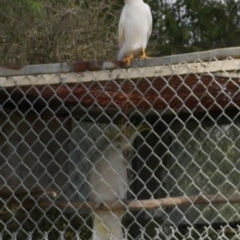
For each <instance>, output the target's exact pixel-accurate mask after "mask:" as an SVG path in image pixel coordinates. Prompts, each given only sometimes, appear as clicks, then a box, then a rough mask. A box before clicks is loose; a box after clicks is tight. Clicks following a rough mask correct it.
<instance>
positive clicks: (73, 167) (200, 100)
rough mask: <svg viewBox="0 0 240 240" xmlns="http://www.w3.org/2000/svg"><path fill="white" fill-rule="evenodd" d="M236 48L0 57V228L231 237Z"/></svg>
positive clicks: (9, 235)
mask: <svg viewBox="0 0 240 240" xmlns="http://www.w3.org/2000/svg"><path fill="white" fill-rule="evenodd" d="M238 56H240V48H231V49H222V50H216V51H209V52H202V53H195V54H186V55H177V56H170V57H162V58H155V59H148V60H146V61H135V62H134V63H133V65H132V66H131V67H126V66H121V64H119V63H117V62H85V63H74V64H65V63H64V64H47V65H35V66H34V65H32V66H27V67H24V68H21V69H6V68H0V85H1V89H0V103H1V111H0V116H1V117H0V127H1V132H0V173H1V175H0V176H1V177H0V219H1V221H0V239H4V240H5V239H82V240H85V239H100V240H103V239H104V240H105V239H116V240H120V239H128V240H131V239H239V238H240V208H239V207H240V206H239V203H240V194H239V187H240V185H239V182H240V138H239V136H240V121H239V104H240V90H239V85H240V80H239V74H238V72H239V70H240V59H239V58H238Z"/></svg>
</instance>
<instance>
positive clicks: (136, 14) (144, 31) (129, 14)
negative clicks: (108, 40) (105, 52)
mask: <svg viewBox="0 0 240 240" xmlns="http://www.w3.org/2000/svg"><path fill="white" fill-rule="evenodd" d="M151 33H152V14H151V10H150V7H149V6H148V4H146V3H144V2H143V0H125V6H124V7H123V10H122V14H121V17H120V21H119V26H118V35H119V48H120V50H119V53H118V61H122V60H123V61H124V62H126V63H127V64H128V65H129V64H130V62H131V61H132V59H133V58H134V56H136V55H137V54H139V53H140V52H141V51H142V55H141V56H140V58H141V59H145V58H147V56H146V53H145V49H146V47H147V43H148V40H149V37H150V35H151Z"/></svg>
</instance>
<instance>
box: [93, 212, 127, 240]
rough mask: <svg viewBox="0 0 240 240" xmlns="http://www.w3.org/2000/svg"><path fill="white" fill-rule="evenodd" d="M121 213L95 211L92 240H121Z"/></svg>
mask: <svg viewBox="0 0 240 240" xmlns="http://www.w3.org/2000/svg"><path fill="white" fill-rule="evenodd" d="M122 215H123V211H119V210H118V211H106V210H96V211H95V213H94V216H93V218H94V220H93V240H123V231H122V224H121V219H122Z"/></svg>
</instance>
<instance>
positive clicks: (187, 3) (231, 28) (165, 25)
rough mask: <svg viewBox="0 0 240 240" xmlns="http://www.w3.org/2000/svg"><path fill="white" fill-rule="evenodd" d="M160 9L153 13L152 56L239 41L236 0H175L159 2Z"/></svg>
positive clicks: (239, 13)
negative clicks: (173, 0)
mask: <svg viewBox="0 0 240 240" xmlns="http://www.w3.org/2000/svg"><path fill="white" fill-rule="evenodd" d="M153 8H154V5H153ZM159 12H160V13H159ZM159 12H157V13H156V14H154V23H155V28H154V36H153V39H152V40H153V41H154V40H155V41H157V44H156V47H155V49H154V52H153V55H154V56H158V55H166V54H178V53H183V52H192V51H201V50H209V49H213V48H220V47H232V46H238V45H239V43H238V42H239V41H238V38H239V31H240V26H239V22H240V3H239V2H238V1H233V0H225V1H224V2H222V1H218V0H199V1H191V0H176V2H175V3H174V4H166V3H164V2H162V3H161V6H160V8H159ZM159 17H160V18H159Z"/></svg>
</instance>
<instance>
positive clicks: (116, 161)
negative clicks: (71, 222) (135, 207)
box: [89, 137, 129, 240]
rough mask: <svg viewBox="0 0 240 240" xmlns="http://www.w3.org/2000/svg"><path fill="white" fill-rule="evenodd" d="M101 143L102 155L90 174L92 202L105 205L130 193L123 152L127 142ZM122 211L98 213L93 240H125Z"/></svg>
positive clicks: (94, 221) (95, 213)
mask: <svg viewBox="0 0 240 240" xmlns="http://www.w3.org/2000/svg"><path fill="white" fill-rule="evenodd" d="M101 141H102V147H100V148H102V149H101V155H99V154H97V156H98V158H97V160H96V161H95V164H94V168H93V170H92V171H91V173H90V178H89V182H90V184H91V192H90V196H91V200H93V201H94V202H99V203H101V202H102V203H104V202H105V201H112V202H114V201H116V202H117V201H118V200H120V199H122V200H123V199H125V197H126V191H127V162H126V159H125V158H124V154H123V151H124V149H126V147H127V148H128V144H129V143H128V141H127V140H126V139H124V138H122V137H118V138H117V139H114V140H113V141H112V142H111V143H109V142H108V141H105V143H104V139H102V140H101ZM123 214H124V211H122V210H112V211H111V210H95V212H94V216H93V233H94V240H109V239H113V240H122V239H123V231H122V224H121V220H122V216H123Z"/></svg>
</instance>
